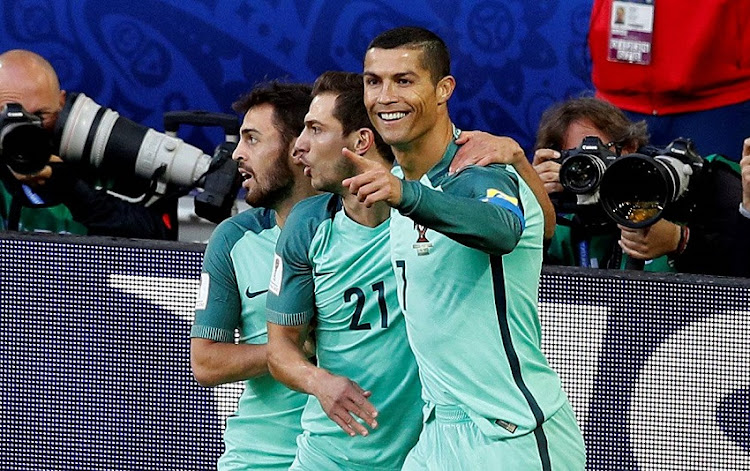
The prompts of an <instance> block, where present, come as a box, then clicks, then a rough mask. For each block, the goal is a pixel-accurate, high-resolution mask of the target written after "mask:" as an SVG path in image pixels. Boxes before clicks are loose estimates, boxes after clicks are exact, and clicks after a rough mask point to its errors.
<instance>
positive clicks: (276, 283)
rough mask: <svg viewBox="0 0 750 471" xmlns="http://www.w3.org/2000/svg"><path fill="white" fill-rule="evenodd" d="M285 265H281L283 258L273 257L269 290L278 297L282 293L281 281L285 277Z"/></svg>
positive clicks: (277, 255) (276, 255)
mask: <svg viewBox="0 0 750 471" xmlns="http://www.w3.org/2000/svg"><path fill="white" fill-rule="evenodd" d="M283 265H284V264H283V263H281V257H280V256H279V254H274V256H273V271H272V272H271V284H269V285H268V289H269V290H270V291H271V292H272V293H273V294H275V295H276V296H278V295H279V293H281V279H282V276H283V271H284V268H283Z"/></svg>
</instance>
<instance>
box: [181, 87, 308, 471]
mask: <svg viewBox="0 0 750 471" xmlns="http://www.w3.org/2000/svg"><path fill="white" fill-rule="evenodd" d="M309 104H310V87H309V86H307V85H299V84H282V83H270V84H266V85H263V86H259V87H256V88H255V89H254V90H252V91H251V92H250V93H249V94H248V95H246V96H245V97H243V98H241V99H240V100H239V101H238V102H237V103H235V104H234V108H235V110H237V111H238V112H241V113H244V119H243V121H242V127H241V129H240V133H241V139H240V143H239V144H238V146H237V149H236V150H235V152H234V156H233V157H234V159H235V160H236V161H237V162H238V164H239V171H240V173H241V175H242V177H243V178H244V182H243V187H244V188H245V190H247V196H246V200H247V202H248V204H250V205H251V206H253V208H252V209H248V210H246V211H244V212H242V213H240V214H238V215H236V216H234V217H232V218H230V219H227V220H225V221H223V222H222V223H221V224H219V226H217V228H216V229H215V230H214V232H213V234H212V235H211V239H210V240H209V243H208V246H207V248H206V253H205V257H204V260H203V272H202V274H201V288H200V293H199V296H198V302H197V305H196V309H195V323H194V325H193V328H192V331H191V337H192V338H191V349H190V358H191V364H192V368H193V374H194V375H195V378H196V379H197V380H198V382H199V383H200V384H202V385H203V386H216V385H219V384H224V383H231V382H235V381H244V382H245V390H244V392H243V393H242V396H241V397H240V400H239V405H238V408H237V412H236V413H235V414H234V415H233V416H232V417H230V418H229V419H227V423H226V431H225V433H224V443H225V451H224V454H223V455H222V456H221V457H220V459H219V463H218V469H219V470H235V469H269V470H270V469H278V470H282V469H284V470H286V469H288V468H289V465H291V463H292V461H293V460H294V455H295V452H296V448H297V447H296V437H297V435H298V434H299V433H300V432H301V431H302V429H301V425H300V417H301V414H302V408H303V407H304V404H305V401H306V400H307V396H305V395H303V394H300V393H298V392H295V391H291V390H289V389H288V388H287V387H286V386H284V385H283V384H280V383H278V382H277V381H275V380H274V379H273V378H272V377H271V375H269V374H268V367H267V365H266V291H267V290H268V282H269V280H270V278H271V264H272V262H273V253H274V247H275V246H276V239H277V238H278V236H279V233H280V231H281V229H280V228H281V227H282V226H283V224H284V221H285V219H286V217H287V215H288V214H289V211H290V210H291V209H292V206H293V205H294V204H295V203H297V202H298V201H300V200H302V199H303V198H306V197H308V196H311V195H313V194H315V192H314V190H313V189H312V187H311V186H310V180H309V179H308V178H307V177H305V176H304V174H303V169H302V167H301V166H299V165H297V162H296V161H295V159H294V157H293V155H292V154H293V149H294V142H295V138H296V137H297V135H299V133H300V132H301V131H302V128H303V123H304V116H305V113H307V109H308V106H309ZM235 330H239V336H240V338H239V343H237V344H235V343H234V340H235Z"/></svg>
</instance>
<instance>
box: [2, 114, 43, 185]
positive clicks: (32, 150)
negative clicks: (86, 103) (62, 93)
mask: <svg viewBox="0 0 750 471" xmlns="http://www.w3.org/2000/svg"><path fill="white" fill-rule="evenodd" d="M51 155H52V136H51V135H50V133H49V132H48V131H46V130H45V129H44V128H43V127H42V119H41V118H40V117H39V116H36V115H33V114H31V113H29V112H27V111H26V110H25V109H23V106H21V105H20V104H18V103H8V104H6V105H5V106H3V108H2V110H0V162H3V163H5V165H7V166H8V167H10V169H11V170H13V171H14V172H16V173H19V174H21V175H33V174H35V173H39V172H40V171H41V170H42V169H43V168H44V166H45V165H47V162H49V158H50V156H51Z"/></svg>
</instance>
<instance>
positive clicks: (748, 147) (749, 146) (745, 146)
mask: <svg viewBox="0 0 750 471" xmlns="http://www.w3.org/2000/svg"><path fill="white" fill-rule="evenodd" d="M742 156H743V157H750V137H748V138H747V139H745V141H744V142H743V143H742Z"/></svg>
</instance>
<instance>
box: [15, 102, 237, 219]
mask: <svg viewBox="0 0 750 471" xmlns="http://www.w3.org/2000/svg"><path fill="white" fill-rule="evenodd" d="M179 113H183V114H186V115H188V116H195V115H198V116H199V118H196V119H194V120H193V121H194V122H191V120H190V119H186V120H185V121H184V122H189V123H190V124H194V125H199V126H221V127H222V128H223V129H224V133H225V139H226V142H225V143H223V144H222V145H220V146H218V147H217V149H216V151H215V152H214V155H213V156H209V155H207V154H205V153H204V152H203V151H202V150H201V149H199V148H197V147H194V146H191V145H189V144H187V143H185V142H184V141H183V140H182V139H180V138H178V137H177V136H176V129H175V130H174V131H175V132H173V133H171V134H170V133H169V132H168V133H160V132H157V131H155V130H153V129H151V128H148V127H146V126H143V125H140V124H138V123H135V122H133V121H131V120H129V119H127V118H123V117H121V116H120V115H119V114H118V113H117V112H116V111H113V110H111V109H109V108H105V107H102V106H100V105H98V104H97V103H96V102H94V100H92V99H91V98H89V97H87V96H86V95H84V94H83V93H79V94H75V93H71V94H69V95H68V99H67V100H66V103H65V106H64V107H63V109H62V111H61V112H60V115H59V117H58V120H57V123H56V127H55V132H54V135H53V133H50V132H48V131H47V130H45V129H44V128H42V125H41V119H40V118H39V117H37V116H35V115H33V114H30V113H28V112H26V111H25V110H24V109H23V107H22V106H21V105H20V104H18V103H9V104H7V105H6V106H4V107H3V108H2V110H0V163H5V164H6V165H8V166H9V167H10V168H11V170H13V171H14V172H16V173H19V174H24V175H33V174H35V173H37V172H39V171H40V170H42V169H43V168H44V166H45V165H47V163H48V162H49V159H50V156H51V155H52V154H57V155H59V157H60V158H62V159H63V160H64V161H65V162H66V163H68V164H72V165H78V166H79V167H80V168H83V169H85V170H86V171H89V172H91V173H93V174H94V175H96V176H97V177H104V178H105V179H106V178H115V179H119V180H125V181H127V180H131V181H136V180H135V179H134V177H138V179H139V181H140V182H143V181H144V180H145V181H147V182H151V184H150V185H148V187H149V190H148V193H144V194H143V195H141V199H142V200H143V201H145V203H146V204H147V205H148V204H150V203H152V202H155V201H156V200H158V199H159V198H160V197H163V196H165V194H166V193H167V188H168V187H171V188H175V187H176V188H178V189H179V190H176V191H172V190H170V196H174V195H175V194H176V193H179V192H181V193H182V194H187V193H188V192H190V191H191V190H192V189H193V188H198V189H199V190H202V191H201V192H200V193H199V196H201V200H200V201H196V214H197V215H198V216H201V217H203V218H205V219H208V220H210V221H212V222H220V221H221V220H223V219H226V218H227V217H229V216H230V215H231V210H232V207H233V204H234V200H235V198H236V196H237V191H238V190H239V187H240V183H241V182H240V178H239V173H238V172H237V164H236V163H235V162H234V161H232V159H231V150H233V148H234V147H233V146H236V143H237V141H238V140H239V123H238V122H237V118H236V116H234V115H229V114H222V113H206V112H203V111H188V112H179ZM166 121H167V120H166V117H165V123H166ZM228 149H229V151H228ZM227 155H228V157H227ZM207 182H208V183H209V184H208V185H206V183H207ZM141 191H142V190H141ZM204 193H207V194H205V195H204Z"/></svg>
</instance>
